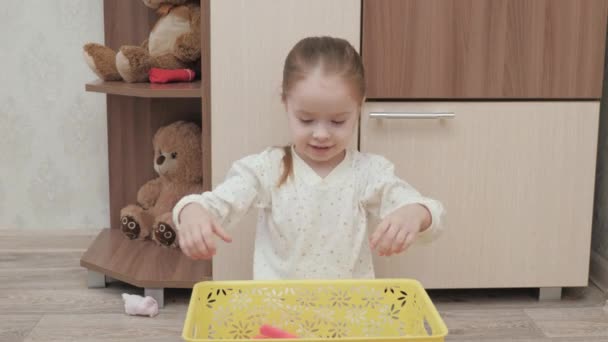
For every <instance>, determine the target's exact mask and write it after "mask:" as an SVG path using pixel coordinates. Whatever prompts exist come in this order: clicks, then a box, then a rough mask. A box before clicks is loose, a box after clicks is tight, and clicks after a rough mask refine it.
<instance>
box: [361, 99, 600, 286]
mask: <svg viewBox="0 0 608 342" xmlns="http://www.w3.org/2000/svg"><path fill="white" fill-rule="evenodd" d="M387 112H388V113H407V112H414V113H422V114H426V113H433V112H452V113H454V115H455V116H454V117H453V118H451V119H420V118H418V119H411V118H410V119H404V118H401V119H378V118H370V113H381V114H380V115H382V113H387ZM598 113H599V102H596V101H593V102H592V101H581V102H475V103H467V102H411V103H408V102H401V103H394V102H386V103H368V104H367V105H366V107H365V111H364V113H363V117H362V130H361V138H360V139H361V150H362V151H365V152H373V153H379V154H382V155H384V156H386V157H387V158H389V159H390V160H392V161H393V162H394V163H395V167H396V170H397V172H398V175H399V176H401V177H402V178H403V179H405V180H406V181H408V182H409V183H410V184H412V185H413V186H414V187H415V188H417V189H418V190H419V191H421V192H422V193H423V194H425V195H428V196H430V197H433V198H436V199H438V200H440V201H441V202H442V203H443V204H444V206H445V208H446V212H447V215H446V220H445V227H446V230H445V232H444V234H443V235H442V236H441V237H440V238H438V239H437V240H435V241H434V242H433V243H431V244H422V243H419V244H415V245H414V246H413V247H412V248H411V249H410V250H409V251H408V252H407V253H405V254H403V255H400V256H396V257H391V258H378V259H377V260H376V262H377V276H378V277H411V278H416V279H419V280H421V281H422V283H423V284H424V285H425V286H427V287H431V288H459V287H460V288H473V287H550V286H560V287H564V286H585V285H586V284H587V279H588V278H587V275H588V265H589V245H590V235H591V221H592V210H593V208H592V205H593V188H594V179H595V159H596V143H597V130H598V117H599V114H598ZM374 115H377V114H374Z"/></svg>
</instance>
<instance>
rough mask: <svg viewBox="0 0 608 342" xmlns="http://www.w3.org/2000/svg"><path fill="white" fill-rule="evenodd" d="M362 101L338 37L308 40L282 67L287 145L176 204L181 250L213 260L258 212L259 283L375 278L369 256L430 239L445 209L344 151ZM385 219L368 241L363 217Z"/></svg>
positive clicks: (373, 160)
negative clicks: (219, 243)
mask: <svg viewBox="0 0 608 342" xmlns="http://www.w3.org/2000/svg"><path fill="white" fill-rule="evenodd" d="M364 97H365V79H364V71H363V65H362V63H361V59H360V56H359V55H358V54H357V52H356V50H355V49H354V48H353V47H352V46H351V45H350V44H349V43H348V42H347V41H346V40H343V39H338V38H331V37H311V38H305V39H303V40H301V41H300V42H298V43H297V44H296V45H295V46H294V47H293V49H292V50H291V51H290V53H289V54H288V56H287V59H286V60H285V66H284V70H283V92H282V101H283V103H284V105H285V110H286V112H287V116H288V122H289V131H290V133H291V136H292V141H293V145H292V146H287V147H285V148H268V149H266V150H265V151H263V152H261V153H259V154H255V155H250V156H247V157H245V158H243V159H241V160H238V161H237V162H235V163H234V164H233V166H232V168H231V170H230V171H229V173H228V175H227V178H226V180H225V181H224V182H223V183H222V184H220V185H219V186H218V187H217V188H216V189H215V190H213V191H210V192H205V193H203V194H200V195H198V194H197V195H190V196H186V197H184V198H183V199H181V200H180V201H179V202H178V203H177V205H176V206H175V208H174V211H173V219H174V222H176V224H177V228H178V230H179V242H180V246H181V249H182V250H183V252H184V253H185V254H186V255H187V256H189V257H191V258H193V259H207V258H210V257H212V256H213V255H215V252H216V243H215V241H214V240H215V237H216V236H217V237H219V238H221V239H222V240H224V241H226V242H230V241H231V240H232V238H231V237H230V235H229V234H228V233H227V232H226V230H224V228H225V227H230V226H232V225H233V224H235V223H237V222H238V221H239V219H240V218H241V217H243V215H245V214H246V213H247V212H248V210H249V209H250V208H251V207H252V206H254V207H256V208H258V209H259V210H260V217H259V222H258V228H257V235H256V241H255V243H256V245H255V255H254V278H255V279H293V278H300V279H302V278H316V279H328V278H329V279H339V278H373V277H374V270H373V265H372V250H376V251H377V252H378V253H379V255H384V256H390V255H393V254H398V253H401V252H403V251H404V250H406V249H407V248H408V246H410V245H411V244H412V243H413V242H414V240H416V239H417V238H418V239H424V240H432V239H433V238H434V237H435V236H436V235H437V233H438V232H439V231H440V227H441V217H442V215H443V207H442V205H441V203H439V202H437V201H435V200H432V199H429V198H425V197H423V196H421V195H420V194H419V193H418V192H417V191H416V190H415V189H414V188H412V187H411V186H410V185H409V184H407V183H406V182H404V181H403V180H401V179H399V178H397V177H396V176H395V174H394V170H393V165H392V164H391V163H390V162H389V161H387V160H386V159H384V158H383V157H381V156H377V155H373V154H369V153H361V152H358V151H356V150H353V149H351V148H350V147H349V146H350V145H349V144H350V142H351V139H352V137H353V135H354V134H355V129H356V126H357V125H356V123H357V121H358V119H359V115H360V112H361V106H362V104H363V101H364ZM371 216H374V217H377V218H379V219H381V220H382V221H381V223H380V224H379V225H378V226H377V227H376V228H375V230H374V231H373V234H372V235H371V237H369V238H368V233H367V227H368V219H369V218H370V217H371Z"/></svg>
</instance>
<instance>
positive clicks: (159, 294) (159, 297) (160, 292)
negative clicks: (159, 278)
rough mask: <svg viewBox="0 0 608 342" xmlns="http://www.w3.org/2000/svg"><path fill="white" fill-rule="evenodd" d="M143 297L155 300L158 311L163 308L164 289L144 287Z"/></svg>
mask: <svg viewBox="0 0 608 342" xmlns="http://www.w3.org/2000/svg"><path fill="white" fill-rule="evenodd" d="M144 296H150V297H152V298H154V299H156V302H158V308H159V309H160V308H163V307H164V306H165V289H162V288H161V289H150V288H147V287H146V288H145V289H144Z"/></svg>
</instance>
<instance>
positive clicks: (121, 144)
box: [80, 0, 212, 306]
mask: <svg viewBox="0 0 608 342" xmlns="http://www.w3.org/2000/svg"><path fill="white" fill-rule="evenodd" d="M156 20H157V17H156V15H155V14H154V11H152V10H150V9H148V8H147V7H145V6H144V5H143V4H142V3H141V2H140V1H124V0H104V28H105V29H104V30H105V44H106V45H107V46H109V47H111V48H113V49H118V48H119V47H120V46H121V45H128V44H137V45H138V44H140V43H141V42H142V41H143V40H144V39H146V38H147V36H148V33H149V31H150V29H151V28H152V25H153V24H154V23H155V22H156ZM201 48H202V51H203V52H202V56H201V59H202V66H201V68H202V70H201V71H202V72H201V73H202V75H203V78H202V80H200V81H197V82H191V83H186V82H184V83H169V84H150V83H139V84H128V83H124V82H102V81H99V80H98V81H94V82H91V83H88V84H86V85H85V90H86V91H90V92H99V93H105V94H106V101H107V117H108V161H109V185H110V189H109V191H110V203H109V205H110V227H109V228H105V229H102V230H101V232H100V233H99V235H98V236H97V238H96V239H95V241H93V243H92V244H91V246H90V247H89V248H88V250H87V251H86V252H85V253H84V254H83V256H82V258H81V260H80V265H81V266H82V267H85V268H87V269H88V271H89V278H88V280H89V287H100V286H105V284H106V278H107V277H111V278H114V279H117V280H120V281H123V282H126V283H129V284H132V285H135V286H138V287H142V288H145V293H146V294H148V295H152V296H153V297H155V298H156V299H157V300H158V301H159V304H160V305H161V306H162V305H163V302H164V298H163V294H164V291H163V289H164V288H191V287H192V286H193V285H194V284H195V283H197V282H199V281H204V280H209V279H211V276H212V263H211V261H193V260H191V259H189V258H188V257H186V256H185V255H184V254H183V253H182V252H181V250H179V249H170V248H166V247H162V246H159V245H156V244H155V243H154V242H152V241H141V240H129V239H128V238H127V237H125V236H124V235H123V234H122V232H121V231H120V210H121V208H123V207H125V206H126V205H127V204H131V203H135V202H136V198H137V191H138V190H139V188H140V187H141V186H142V185H143V184H144V183H145V182H147V181H148V180H150V179H152V178H155V177H157V174H156V173H155V171H154V169H153V167H152V165H153V153H152V138H153V136H154V134H155V133H156V131H157V129H158V128H159V127H161V126H164V125H167V124H169V123H171V122H174V121H177V120H188V121H193V122H196V123H198V124H200V125H201V126H202V141H201V144H202V150H203V179H204V187H205V189H209V188H210V186H211V154H210V152H211V148H210V143H211V132H210V113H209V111H210V108H211V107H210V105H209V103H210V91H209V79H208V75H209V73H210V72H209V68H210V63H209V0H201Z"/></svg>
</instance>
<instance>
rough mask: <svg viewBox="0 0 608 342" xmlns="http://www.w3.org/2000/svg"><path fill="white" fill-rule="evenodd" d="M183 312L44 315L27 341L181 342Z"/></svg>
mask: <svg viewBox="0 0 608 342" xmlns="http://www.w3.org/2000/svg"><path fill="white" fill-rule="evenodd" d="M184 318H185V314H184V313H167V312H162V313H160V314H159V316H156V317H154V318H150V317H139V316H128V315H125V314H89V315H73V314H64V315H45V316H44V317H43V318H42V319H41V320H40V322H39V323H38V325H36V328H35V329H34V330H33V331H32V332H31V333H30V335H29V336H28V337H27V338H26V339H25V341H28V342H43V341H44V342H53V341H57V342H63V341H66V340H67V339H66V333H67V332H69V340H72V341H116V342H122V341H124V342H127V341H129V342H131V341H142V342H143V341H159V342H160V341H181V338H180V336H181V328H182V325H183V321H184Z"/></svg>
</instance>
